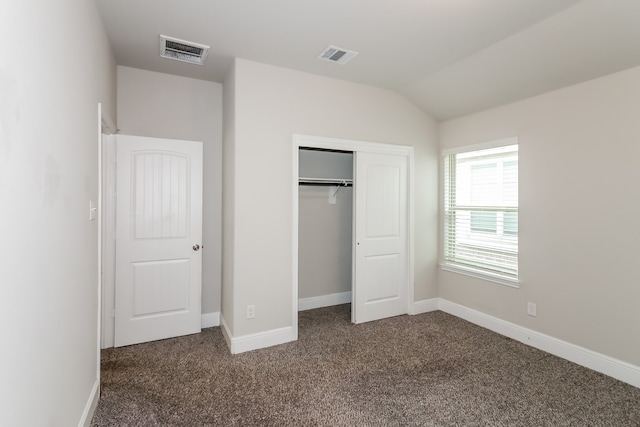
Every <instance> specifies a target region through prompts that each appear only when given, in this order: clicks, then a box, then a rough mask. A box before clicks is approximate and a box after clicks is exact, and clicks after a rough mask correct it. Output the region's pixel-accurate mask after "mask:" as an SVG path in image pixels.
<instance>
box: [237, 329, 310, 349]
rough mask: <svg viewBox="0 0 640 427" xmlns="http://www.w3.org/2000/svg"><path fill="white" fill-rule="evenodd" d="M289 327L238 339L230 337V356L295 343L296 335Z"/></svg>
mask: <svg viewBox="0 0 640 427" xmlns="http://www.w3.org/2000/svg"><path fill="white" fill-rule="evenodd" d="M294 332H297V331H294V330H293V328H292V327H291V326H287V327H284V328H279V329H272V330H270V331H265V332H258V333H256V334H247V335H242V336H239V337H231V340H230V341H231V345H230V346H229V348H230V350H231V354H238V353H244V352H245V351H251V350H257V349H259V348H264V347H271V346H274V345H278V344H284V343H287V342H291V341H295V340H296V339H297V338H298V334H297V333H294Z"/></svg>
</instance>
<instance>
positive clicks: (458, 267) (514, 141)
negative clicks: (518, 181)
mask: <svg viewBox="0 0 640 427" xmlns="http://www.w3.org/2000/svg"><path fill="white" fill-rule="evenodd" d="M511 145H518V138H517V137H511V138H504V139H500V140H495V141H490V142H486V143H482V144H475V145H466V146H463V147H456V148H450V149H445V150H442V162H443V163H442V171H443V174H444V173H445V172H444V171H445V169H446V168H445V167H444V162H446V161H447V158H448V156H450V155H452V154H462V153H467V152H472V151H479V150H486V149H491V148H499V147H506V146H511ZM518 156H519V150H518ZM518 169H519V162H518ZM443 177H444V175H443ZM445 182H446V180H443V185H442V190H443V191H447V189H446V188H445V184H444V183H445ZM445 200H446V198H443V207H442V209H443V210H442V212H443V214H444V210H445V209H446V206H444V203H446V202H445ZM518 205H519V203H518ZM442 225H443V230H444V227H446V218H445V217H444V215H443V224H442ZM444 239H446V236H445V235H443V241H442V259H441V261H440V268H442V269H443V270H445V271H450V272H454V273H459V274H463V275H466V276H471V277H475V278H478V279H482V280H487V281H491V282H495V283H499V284H502V285H506V286H511V287H515V288H518V287H520V283H521V276H520V273H519V272H518V277H517V278H513V277H509V276H506V275H501V274H499V273H493V272H490V271H485V270H482V269H476V268H473V267H471V266H466V265H462V264H457V263H454V262H450V261H447V260H445V255H446V254H445V244H446V242H445V241H444ZM517 239H518V241H519V235H518V236H517Z"/></svg>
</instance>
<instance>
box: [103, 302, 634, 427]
mask: <svg viewBox="0 0 640 427" xmlns="http://www.w3.org/2000/svg"><path fill="white" fill-rule="evenodd" d="M349 309H350V307H349V306H348V305H346V306H337V307H328V308H322V309H318V310H311V311H306V312H301V313H300V318H299V324H300V325H299V340H298V341H297V342H294V343H289V344H284V345H280V346H276V347H271V348H267V349H262V350H256V351H252V352H248V353H243V354H239V355H235V356H231V355H230V354H229V351H228V349H227V346H226V344H225V342H224V339H223V337H222V334H221V332H220V329H219V328H209V329H205V330H203V332H202V333H201V334H197V335H190V336H186V337H180V338H173V339H169V340H164V341H157V342H152V343H147V344H139V345H135V346H130V347H124V348H117V349H108V350H104V351H103V353H102V395H101V398H100V402H99V404H98V407H97V409H96V413H95V416H94V418H93V423H92V425H93V426H640V389H638V388H635V387H632V386H630V385H628V384H625V383H622V382H620V381H617V380H614V379H612V378H609V377H607V376H605V375H602V374H599V373H596V372H594V371H591V370H588V369H586V368H583V367H580V366H578V365H575V364H573V363H570V362H567V361H565V360H563V359H560V358H557V357H555V356H551V355H549V354H546V353H544V352H542V351H539V350H536V349H533V348H531V347H527V346H525V345H524V344H521V343H518V342H517V341H513V340H510V339H508V338H504V337H502V336H500V335H497V334H495V333H493V332H490V331H488V330H486V329H483V328H480V327H478V326H475V325H473V324H471V323H468V322H465V321H464V320H461V319H458V318H456V317H453V316H450V315H448V314H446V313H443V312H439V311H438V312H433V313H427V314H422V315H417V316H400V317H395V318H391V319H385V320H381V321H377V322H371V323H366V324H362V325H353V324H351V323H350V313H349Z"/></svg>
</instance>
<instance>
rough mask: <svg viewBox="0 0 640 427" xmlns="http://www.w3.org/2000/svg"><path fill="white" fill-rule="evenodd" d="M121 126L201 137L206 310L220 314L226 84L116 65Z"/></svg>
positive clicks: (175, 136) (151, 132)
mask: <svg viewBox="0 0 640 427" xmlns="http://www.w3.org/2000/svg"><path fill="white" fill-rule="evenodd" d="M118 128H119V129H120V132H121V133H122V134H125V135H138V136H151V137H157V138H170V139H185V140H193V141H202V143H203V152H204V154H203V156H204V159H203V163H204V169H203V170H204V177H203V216H202V218H203V219H202V234H203V236H202V245H203V249H202V312H203V313H215V312H220V287H221V278H222V273H221V270H222V266H221V256H222V236H221V233H222V230H221V222H222V208H221V204H222V85H221V84H220V83H214V82H208V81H204V80H196V79H189V78H186V77H179V76H172V75H169V74H161V73H156V72H152V71H146V70H139V69H136V68H130V67H123V66H118ZM194 243H197V242H194Z"/></svg>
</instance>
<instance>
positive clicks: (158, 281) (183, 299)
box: [131, 259, 189, 318]
mask: <svg viewBox="0 0 640 427" xmlns="http://www.w3.org/2000/svg"><path fill="white" fill-rule="evenodd" d="M131 267H132V268H133V317H134V318H140V317H144V316H161V315H164V314H167V313H176V312H179V311H185V310H188V309H189V260H188V259H177V260H169V261H147V262H135V263H132V264H131Z"/></svg>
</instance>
